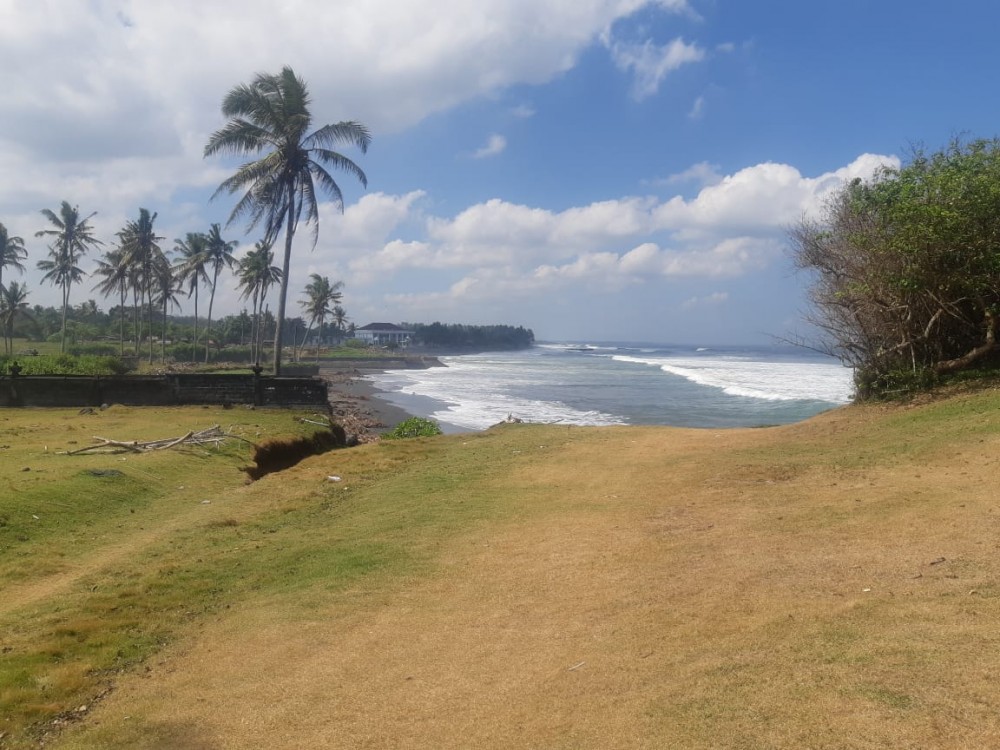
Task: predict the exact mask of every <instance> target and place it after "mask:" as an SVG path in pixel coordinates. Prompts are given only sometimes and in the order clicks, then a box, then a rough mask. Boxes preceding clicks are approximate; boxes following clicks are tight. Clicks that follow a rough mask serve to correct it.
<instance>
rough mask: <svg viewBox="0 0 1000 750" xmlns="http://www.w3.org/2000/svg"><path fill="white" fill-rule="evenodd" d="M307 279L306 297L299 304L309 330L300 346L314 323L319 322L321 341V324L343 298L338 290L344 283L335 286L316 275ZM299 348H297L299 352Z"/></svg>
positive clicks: (325, 278) (317, 349) (317, 352)
mask: <svg viewBox="0 0 1000 750" xmlns="http://www.w3.org/2000/svg"><path fill="white" fill-rule="evenodd" d="M309 278H310V279H311V280H310V282H309V283H308V284H306V288H305V294H306V296H305V297H304V298H303V299H302V300H301V301H300V302H299V304H300V305H301V306H302V311H303V312H304V313H305V314H306V315H308V316H309V328H307V329H306V333H305V336H303V337H302V346H305V343H306V339H307V338H308V337H309V332H310V331H311V330H312V327H313V323H315V322H316V321H319V335H320V339H322V337H323V322H324V321H325V320H326V316H327V315H329V314H330V313H331V312H333V307H334V305H338V304H340V300H341V298H342V297H343V295H342V294H341V293H340V290H341V289H343V287H344V282H342V281H338V282H337V283H336V284H331V283H330V279H328V278H327V277H326V276H320V275H319V274H318V273H313V274H309ZM301 348H302V347H299V349H300V351H301ZM316 361H317V362H318V361H319V347H318V346H317V347H316Z"/></svg>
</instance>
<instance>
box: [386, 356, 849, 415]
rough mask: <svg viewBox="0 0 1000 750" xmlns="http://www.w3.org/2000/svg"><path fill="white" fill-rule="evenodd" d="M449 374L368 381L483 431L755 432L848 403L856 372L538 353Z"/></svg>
mask: <svg viewBox="0 0 1000 750" xmlns="http://www.w3.org/2000/svg"><path fill="white" fill-rule="evenodd" d="M440 360H441V362H442V363H444V365H445V367H435V368H431V369H429V370H393V371H389V372H385V373H379V374H376V375H372V376H370V379H371V381H372V382H373V384H374V385H375V386H376V387H377V388H379V389H380V390H381V391H383V393H381V394H379V397H380V398H383V399H385V400H387V401H389V402H391V403H393V404H396V405H397V406H400V407H402V408H404V409H406V410H407V411H408V412H409V413H411V414H415V415H418V416H422V417H429V418H431V419H434V420H436V421H438V422H439V423H440V424H441V426H442V429H444V431H445V432H461V431H468V430H482V429H485V428H487V427H490V426H491V425H494V424H496V423H497V422H500V421H503V420H504V419H506V418H507V417H508V415H510V416H513V417H516V418H518V419H521V420H523V421H525V422H545V423H559V424H574V425H626V424H631V425H672V426H677V427H754V426H761V425H776V424H788V423H791V422H798V421H801V420H803V419H806V418H808V417H811V416H813V415H814V414H817V413H819V412H822V411H825V410H827V409H831V408H834V407H836V406H840V405H842V404H845V403H847V402H848V401H850V399H851V396H852V390H853V388H852V372H851V370H849V369H847V368H845V367H843V366H842V365H841V364H840V363H839V362H838V361H837V360H834V359H831V358H829V357H824V356H821V355H819V354H815V353H812V352H809V351H807V350H800V349H782V348H771V347H767V348H765V347H760V348H749V347H743V348H739V347H691V346H669V345H660V344H632V343H625V344H622V343H591V344H579V343H541V344H537V345H536V346H534V347H533V348H531V349H526V350H521V351H514V352H491V353H485V354H465V355H459V356H451V357H440Z"/></svg>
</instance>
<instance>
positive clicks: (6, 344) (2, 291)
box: [0, 281, 28, 354]
mask: <svg viewBox="0 0 1000 750" xmlns="http://www.w3.org/2000/svg"><path fill="white" fill-rule="evenodd" d="M27 300H28V287H27V286H26V285H25V284H19V283H17V282H16V281H12V282H10V284H8V285H7V286H5V287H0V326H3V348H4V352H5V353H6V354H11V353H13V351H14V321H16V320H17V316H18V315H25V316H27V315H28V301H27Z"/></svg>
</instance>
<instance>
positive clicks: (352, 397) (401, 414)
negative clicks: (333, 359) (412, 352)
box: [319, 359, 413, 443]
mask: <svg viewBox="0 0 1000 750" xmlns="http://www.w3.org/2000/svg"><path fill="white" fill-rule="evenodd" d="M384 369H387V368H386V367H385V365H384V363H382V362H380V361H379V360H377V359H373V360H364V361H362V360H358V361H350V362H347V363H345V364H324V365H322V366H321V367H320V371H319V376H320V377H321V378H323V379H324V380H325V381H326V382H327V384H328V385H329V389H330V411H331V414H332V416H333V418H334V420H335V421H337V422H339V423H340V424H341V426H342V427H343V428H344V429H345V430H346V431H347V434H348V435H356V436H357V438H358V442H359V443H371V442H374V441H375V440H377V439H378V436H379V435H381V434H382V433H383V432H386V431H387V430H391V429H392V428H393V427H395V426H396V425H397V424H399V423H400V422H402V421H403V420H405V419H408V418H409V417H411V416H413V415H412V414H410V413H409V412H408V411H406V410H405V409H403V408H402V407H400V406H397V405H395V404H392V403H390V402H389V401H386V400H385V399H382V398H378V396H377V394H378V393H381V392H382V391H380V389H378V388H376V387H375V384H374V383H372V382H371V381H370V380H368V379H367V377H366V376H367V375H370V374H371V373H372V372H381V371H383V370H384Z"/></svg>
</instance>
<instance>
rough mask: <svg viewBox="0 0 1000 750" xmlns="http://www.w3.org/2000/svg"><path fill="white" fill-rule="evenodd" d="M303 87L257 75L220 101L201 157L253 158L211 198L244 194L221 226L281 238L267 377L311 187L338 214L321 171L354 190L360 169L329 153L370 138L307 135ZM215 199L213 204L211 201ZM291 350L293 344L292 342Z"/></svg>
mask: <svg viewBox="0 0 1000 750" xmlns="http://www.w3.org/2000/svg"><path fill="white" fill-rule="evenodd" d="M309 105H310V99H309V94H308V92H307V90H306V84H305V81H303V80H302V79H301V78H299V77H298V76H296V75H295V72H294V71H293V70H292V69H291V68H290V67H287V66H286V67H284V68H282V70H281V73H278V74H266V73H260V74H258V75H257V76H256V77H255V78H254V80H253V81H251V82H250V83H249V84H240V85H239V86H236V87H235V88H233V89H232V90H231V91H230V92H229V93H228V94H226V97H225V98H224V99H223V100H222V114H223V115H224V116H225V117H227V118H229V121H228V122H227V123H226V125H225V126H224V127H223V128H222V129H221V130H217V131H215V132H214V133H213V134H212V135H211V137H210V138H209V140H208V144H207V145H206V146H205V156H211V155H213V154H233V155H237V156H244V155H260V158H259V159H257V160H256V161H248V162H246V163H245V164H243V165H242V166H241V167H240V168H239V169H238V170H237V171H236V174H234V175H233V176H232V177H230V178H228V179H226V180H224V181H223V182H222V184H221V185H219V188H218V189H217V190H216V191H215V195H218V194H219V193H222V192H227V193H229V194H232V193H235V192H238V191H244V190H245V191H246V192H245V193H244V195H243V197H242V198H240V200H239V201H238V202H237V203H236V206H235V208H233V211H232V214H231V215H230V217H229V223H232V222H233V221H234V220H236V219H237V218H246V219H248V220H249V226H248V231H250V230H252V229H253V228H254V227H255V226H256V225H257V224H258V223H259V222H261V221H263V222H264V227H265V237H266V239H267V240H268V241H269V242H274V241H275V240H276V239H277V238H278V235H279V234H280V233H281V231H282V230H284V232H285V254H284V261H283V263H282V267H281V292H280V296H279V299H278V325H277V330H276V332H275V341H274V374H275V375H279V374H280V373H281V355H282V351H281V350H282V343H283V328H284V325H283V323H284V320H285V307H286V305H285V303H286V300H287V297H288V278H289V265H290V262H291V257H292V239H293V238H294V236H295V231H296V229H297V228H298V223H299V219H300V218H302V212H303V209H305V218H306V224H312V225H313V247H315V246H316V241H317V240H318V238H319V210H318V207H317V204H316V183H319V186H320V187H321V188H322V189H323V190H324V191H325V192H326V193H327V194H328V195H330V196H332V198H333V201H334V203H335V205H336V206H337V207H338V208H339V209H340V210H341V211H343V210H344V197H343V194H342V193H341V191H340V187H339V186H338V185H337V183H336V181H335V180H334V179H333V177H331V176H330V173H329V172H328V171H327V167H332V168H336V169H341V170H344V171H345V172H348V173H350V174H353V175H354V176H355V177H357V178H358V180H359V181H360V182H361V184H362V185H364V186H366V187H367V185H368V178H367V177H366V176H365V173H364V172H363V171H361V168H360V167H359V166H358V165H357V164H355V163H354V162H353V161H351V160H350V159H349V158H347V157H346V156H344V155H343V154H340V153H338V152H337V151H334V150H333V148H334V147H335V146H338V145H341V144H344V145H354V146H357V147H358V148H360V149H361V151H362V152H366V151H367V150H368V145H369V143H371V136H370V135H369V133H368V129H367V128H366V127H365V126H364V125H362V124H360V123H357V122H353V121H347V122H338V123H336V124H333V125H324V126H322V127H321V128H319V129H318V130H315V131H313V132H312V133H310V132H309V128H310V125H311V122H312V116H311V114H310V112H309ZM213 197H215V196H213ZM293 344H294V342H293Z"/></svg>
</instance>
